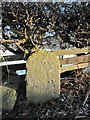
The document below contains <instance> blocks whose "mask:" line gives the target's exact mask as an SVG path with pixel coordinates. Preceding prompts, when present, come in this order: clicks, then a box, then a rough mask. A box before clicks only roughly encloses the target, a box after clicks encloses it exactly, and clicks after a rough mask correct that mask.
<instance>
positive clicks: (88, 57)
mask: <svg viewBox="0 0 90 120" xmlns="http://www.w3.org/2000/svg"><path fill="white" fill-rule="evenodd" d="M84 62H90V55H83V56H77V57H73V58H65V59H63V60H62V59H60V64H61V65H64V64H78V63H84Z"/></svg>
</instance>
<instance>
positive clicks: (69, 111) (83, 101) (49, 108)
mask: <svg viewBox="0 0 90 120" xmlns="http://www.w3.org/2000/svg"><path fill="white" fill-rule="evenodd" d="M69 73H70V76H69V75H68V77H64V80H61V92H60V96H59V98H57V99H54V100H51V101H49V102H46V103H41V104H39V105H33V104H28V103H27V100H26V97H25V89H24V86H25V82H24V86H23V84H22V85H21V86H20V89H19V90H18V91H17V93H18V97H17V101H16V104H15V107H14V109H13V111H11V112H7V111H3V112H2V120H7V119H9V120H12V119H13V120H14V119H16V120H17V119H18V120H20V119H22V120H23V119H24V120H25V119H27V120H34V119H35V120H65V119H66V120H67V119H69V120H90V74H89V73H83V72H82V70H78V71H75V72H69ZM66 74H67V73H66ZM71 74H72V76H71ZM62 76H63V75H62ZM64 76H65V75H64Z"/></svg>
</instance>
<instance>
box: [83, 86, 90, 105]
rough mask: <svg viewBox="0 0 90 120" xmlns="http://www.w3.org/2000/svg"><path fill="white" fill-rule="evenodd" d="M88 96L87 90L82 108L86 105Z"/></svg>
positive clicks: (89, 92) (89, 91) (89, 93)
mask: <svg viewBox="0 0 90 120" xmlns="http://www.w3.org/2000/svg"><path fill="white" fill-rule="evenodd" d="M89 95H90V88H89V90H88V91H87V93H86V96H85V100H84V101H83V106H84V105H85V104H86V102H87V100H88V97H89Z"/></svg>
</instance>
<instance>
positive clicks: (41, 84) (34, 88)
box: [26, 50, 60, 104]
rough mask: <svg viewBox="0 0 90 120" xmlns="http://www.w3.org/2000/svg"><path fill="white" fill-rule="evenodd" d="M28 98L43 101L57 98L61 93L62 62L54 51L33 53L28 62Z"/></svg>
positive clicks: (35, 101) (32, 101)
mask: <svg viewBox="0 0 90 120" xmlns="http://www.w3.org/2000/svg"><path fill="white" fill-rule="evenodd" d="M26 68H27V75H26V80H27V100H28V101H29V102H31V103H35V104H38V103H41V102H46V101H48V100H51V99H53V98H57V97H58V96H59V93H60V62H59V60H58V59H57V56H56V55H55V54H54V53H53V52H48V51H42V50H40V51H38V52H36V53H33V54H32V55H31V56H30V57H29V58H28V61H27V63H26Z"/></svg>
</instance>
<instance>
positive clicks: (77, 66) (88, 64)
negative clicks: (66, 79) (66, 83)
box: [60, 62, 90, 73]
mask: <svg viewBox="0 0 90 120" xmlns="http://www.w3.org/2000/svg"><path fill="white" fill-rule="evenodd" d="M89 66H90V62H89V63H81V64H77V65H70V66H64V67H61V68H60V69H61V73H63V72H66V71H71V70H76V69H81V68H86V67H89Z"/></svg>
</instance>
